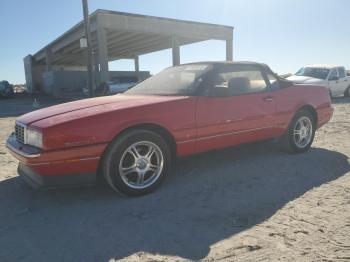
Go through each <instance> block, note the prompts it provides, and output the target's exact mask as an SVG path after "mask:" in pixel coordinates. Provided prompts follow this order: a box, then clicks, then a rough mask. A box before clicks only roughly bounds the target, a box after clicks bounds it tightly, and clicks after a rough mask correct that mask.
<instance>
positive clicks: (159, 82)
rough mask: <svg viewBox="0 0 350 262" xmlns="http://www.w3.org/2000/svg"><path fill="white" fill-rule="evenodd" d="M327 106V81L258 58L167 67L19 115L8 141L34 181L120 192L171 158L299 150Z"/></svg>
mask: <svg viewBox="0 0 350 262" xmlns="http://www.w3.org/2000/svg"><path fill="white" fill-rule="evenodd" d="M332 113H333V109H332V107H331V102H330V98H329V94H328V90H327V89H326V88H325V87H321V86H314V85H303V84H293V83H292V82H290V81H288V80H285V79H282V78H280V77H279V76H278V75H276V74H275V73H274V72H272V71H271V70H270V68H269V67H268V66H266V65H264V64H259V63H253V62H235V63H228V62H200V63H191V64H184V65H180V66H175V67H170V68H168V69H165V70H164V71H162V72H160V73H159V74H157V75H155V76H153V77H151V78H149V79H147V80H145V81H143V82H141V83H139V84H138V85H136V86H135V87H133V88H132V89H130V90H129V91H127V92H125V93H124V94H118V95H114V96H107V97H98V98H92V99H85V100H80V101H75V102H70V103H65V104H61V105H56V106H52V107H48V108H45V109H40V110H37V111H34V112H31V113H28V114H25V115H23V116H21V117H19V118H18V119H17V121H16V125H15V131H14V133H13V134H11V135H10V136H9V138H8V140H7V147H8V149H9V150H10V152H11V153H12V154H13V155H14V156H15V157H16V158H17V159H18V160H19V162H20V163H19V166H18V173H19V174H20V175H21V176H22V177H23V178H24V179H25V180H26V181H27V182H28V183H29V184H31V185H34V186H36V187H58V186H71V185H78V184H79V185H86V184H94V183H95V182H96V181H97V178H99V177H101V178H103V179H105V181H106V182H107V183H108V184H109V186H110V187H111V188H112V189H113V190H115V191H117V192H120V193H122V194H126V195H132V196H136V195H142V194H146V193H149V192H151V191H152V190H154V189H155V188H157V187H158V186H159V185H160V183H161V182H162V181H163V180H164V178H165V177H166V173H167V171H168V169H169V168H170V166H171V162H172V160H173V159H174V158H175V157H178V156H187V155H190V154H194V153H199V152H204V151H209V150H213V149H219V148H224V147H229V146H234V145H237V144H242V143H248V142H253V141H258V140H265V139H271V138H273V139H275V140H277V141H278V144H279V145H280V146H281V147H282V148H284V149H285V150H286V151H289V152H292V153H301V152H304V151H306V150H308V149H309V148H310V146H311V144H312V142H313V139H314V135H315V131H316V129H318V128H319V127H321V126H322V125H323V124H325V123H326V122H328V121H329V120H330V118H331V116H332Z"/></svg>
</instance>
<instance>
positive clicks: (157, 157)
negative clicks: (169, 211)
mask: <svg viewBox="0 0 350 262" xmlns="http://www.w3.org/2000/svg"><path fill="white" fill-rule="evenodd" d="M170 159H171V155H170V150H169V147H168V145H167V143H166V142H165V140H164V139H163V138H162V137H161V136H160V135H158V134H157V133H154V132H152V131H147V130H132V131H129V132H127V133H125V134H123V135H121V136H120V137H119V138H117V139H116V140H115V141H114V142H113V143H112V144H111V145H110V146H109V149H108V151H107V153H106V156H105V157H104V164H103V169H104V170H103V173H104V177H105V179H106V181H107V183H108V184H109V185H110V187H111V188H112V189H113V190H115V191H117V192H119V193H122V194H125V195H129V196H139V195H144V194H147V193H149V192H151V191H153V190H154V189H156V188H157V187H158V186H159V185H160V183H161V182H162V180H163V179H164V178H165V175H166V172H167V169H168V167H169V165H170Z"/></svg>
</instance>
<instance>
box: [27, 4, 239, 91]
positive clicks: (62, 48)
mask: <svg viewBox="0 0 350 262" xmlns="http://www.w3.org/2000/svg"><path fill="white" fill-rule="evenodd" d="M90 25H91V26H90V28H91V38H92V49H93V53H94V64H95V71H97V72H99V81H100V82H102V81H108V80H109V78H110V77H109V70H108V62H110V61H114V60H118V59H134V61H135V71H136V72H138V71H139V61H138V57H139V56H140V55H143V54H147V53H151V52H155V51H160V50H163V49H168V48H172V61H173V65H178V64H180V46H182V45H186V44H191V43H196V42H201V41H206V40H211V39H215V40H224V41H226V60H227V61H232V56H233V54H232V53H233V52H232V45H233V44H232V39H233V27H231V26H223V25H216V24H208V23H199V22H192V21H183V20H177V19H170V18H161V17H154V16H146V15H137V14H129V13H122V12H115V11H107V10H96V11H95V12H94V13H92V14H91V15H90ZM83 37H84V24H83V21H82V22H80V23H78V24H77V25H75V26H74V27H72V28H71V29H70V30H68V31H67V32H66V33H64V34H63V35H62V36H60V37H58V38H57V39H56V40H54V41H53V42H51V43H50V44H48V45H47V46H45V47H44V48H42V49H41V50H39V51H38V52H37V53H35V54H34V55H33V56H31V55H29V56H27V57H25V58H24V63H25V71H26V81H27V88H28V90H30V89H31V90H33V88H35V83H36V82H38V81H40V77H41V74H42V73H43V72H45V71H52V70H65V69H67V70H69V69H70V68H81V70H85V67H86V64H87V56H86V50H85V49H82V48H81V47H80V39H81V38H83ZM35 80H36V81H35ZM30 85H32V86H30ZM33 86H34V87H33Z"/></svg>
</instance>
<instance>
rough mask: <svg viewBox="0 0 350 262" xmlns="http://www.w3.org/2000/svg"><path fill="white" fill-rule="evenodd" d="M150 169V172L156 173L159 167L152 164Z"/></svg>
mask: <svg viewBox="0 0 350 262" xmlns="http://www.w3.org/2000/svg"><path fill="white" fill-rule="evenodd" d="M148 169H149V171H152V172H156V171H157V169H158V166H157V165H153V164H150V165H149V168H148Z"/></svg>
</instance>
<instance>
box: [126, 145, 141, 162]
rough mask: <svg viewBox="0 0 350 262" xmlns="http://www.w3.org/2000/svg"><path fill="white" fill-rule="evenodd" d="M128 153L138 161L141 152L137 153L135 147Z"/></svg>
mask: <svg viewBox="0 0 350 262" xmlns="http://www.w3.org/2000/svg"><path fill="white" fill-rule="evenodd" d="M128 152H129V153H130V154H131V155H132V156H133V157H134V159H135V160H137V159H138V158H139V157H140V154H139V151H137V148H136V147H135V146H133V147H130V149H129V150H128Z"/></svg>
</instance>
